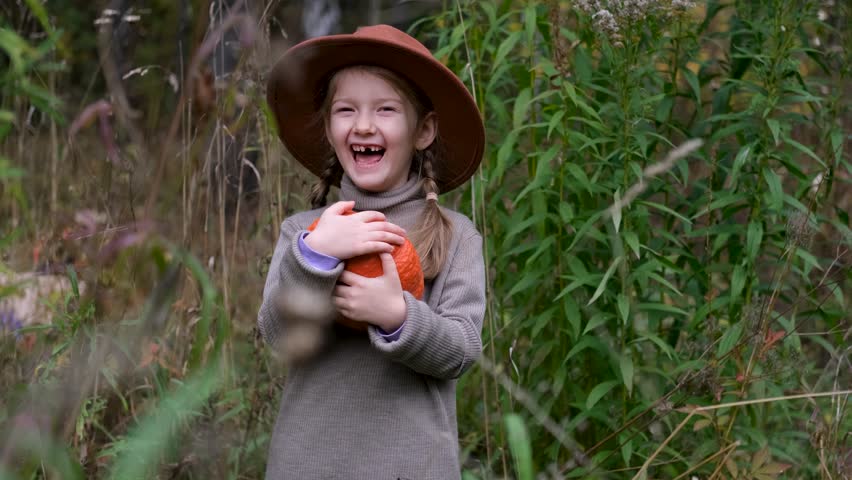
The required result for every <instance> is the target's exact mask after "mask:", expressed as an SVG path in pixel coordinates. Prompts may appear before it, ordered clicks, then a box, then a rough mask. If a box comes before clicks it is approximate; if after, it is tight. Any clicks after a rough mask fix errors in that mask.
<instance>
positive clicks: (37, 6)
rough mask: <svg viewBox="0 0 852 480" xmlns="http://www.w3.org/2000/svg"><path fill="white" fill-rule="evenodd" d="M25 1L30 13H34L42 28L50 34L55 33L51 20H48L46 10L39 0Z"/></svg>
mask: <svg viewBox="0 0 852 480" xmlns="http://www.w3.org/2000/svg"><path fill="white" fill-rule="evenodd" d="M25 1H26V2H27V6H28V7H29V8H30V11H31V12H32V13H33V16H35V17H36V18H37V19H38V22H39V23H40V24H41V28H43V29H44V31H45V32H47V33H48V34H50V33H51V32H52V31H53V26H51V25H50V20H48V18H47V11H46V10H45V9H44V5H42V4H41V2H40V1H39V0H25Z"/></svg>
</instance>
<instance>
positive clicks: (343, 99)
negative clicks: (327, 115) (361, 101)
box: [331, 97, 402, 104]
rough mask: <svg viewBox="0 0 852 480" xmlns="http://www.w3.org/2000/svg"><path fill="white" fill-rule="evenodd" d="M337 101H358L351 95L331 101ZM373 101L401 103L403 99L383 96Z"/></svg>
mask: <svg viewBox="0 0 852 480" xmlns="http://www.w3.org/2000/svg"><path fill="white" fill-rule="evenodd" d="M337 102H346V103H358V102H357V101H355V100H353V99H351V98H349V97H341V98H335V99H334V100H333V101H332V102H331V103H337ZM373 102H374V103H385V102H394V103H400V104H401V103H402V100H401V99H399V98H393V97H382V98H376V99H374V100H373Z"/></svg>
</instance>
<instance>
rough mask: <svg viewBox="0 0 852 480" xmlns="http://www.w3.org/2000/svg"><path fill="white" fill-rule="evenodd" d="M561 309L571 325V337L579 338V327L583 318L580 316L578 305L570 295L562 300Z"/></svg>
mask: <svg viewBox="0 0 852 480" xmlns="http://www.w3.org/2000/svg"><path fill="white" fill-rule="evenodd" d="M562 309H563V311H564V312H565V318H566V319H567V320H568V325H569V326H570V327H571V334H572V335H571V338H572V339H575V340H576V339H577V338H580V327H582V325H583V319H582V318H580V306H579V305H577V302H576V301H574V299H573V298H571V297H570V296H567V297H565V299H564V300H562Z"/></svg>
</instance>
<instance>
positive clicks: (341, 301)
mask: <svg viewBox="0 0 852 480" xmlns="http://www.w3.org/2000/svg"><path fill="white" fill-rule="evenodd" d="M331 303H332V304H334V308H336V309H337V311H338V312H340V313H343V314H345V313H346V311H347V305H348V303H347V302H346V299H345V298H343V297H331Z"/></svg>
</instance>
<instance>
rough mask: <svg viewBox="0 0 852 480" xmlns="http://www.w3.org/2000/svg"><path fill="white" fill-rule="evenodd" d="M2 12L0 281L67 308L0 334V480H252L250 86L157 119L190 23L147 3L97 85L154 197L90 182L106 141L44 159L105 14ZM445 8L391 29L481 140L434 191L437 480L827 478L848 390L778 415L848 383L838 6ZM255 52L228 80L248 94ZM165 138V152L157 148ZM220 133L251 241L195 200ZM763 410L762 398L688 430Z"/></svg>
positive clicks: (258, 61) (265, 174) (292, 171)
mask: <svg viewBox="0 0 852 480" xmlns="http://www.w3.org/2000/svg"><path fill="white" fill-rule="evenodd" d="M261 3H263V5H262V6H263V7H266V6H273V5H268V4H267V3H268V2H261ZM17 5H18V7H19V8H18V9H14V8H11V7H5V6H4V7H2V10H0V11H2V12H3V14H4V15H0V52H2V53H0V67H2V68H0V79H2V80H0V82H2V83H0V132H2V134H0V191H2V192H3V193H4V195H3V197H2V199H0V213H3V218H2V220H0V253H2V257H0V265H2V266H3V270H4V271H5V270H8V269H9V268H12V269H15V270H19V271H22V270H26V269H30V268H33V269H38V270H40V271H52V272H59V273H60V274H61V275H65V276H67V277H68V278H69V279H71V280H72V284H73V285H74V288H72V291H71V292H67V293H66V294H65V295H64V296H63V297H62V299H61V301H59V302H55V303H54V304H51V308H52V309H53V310H54V312H55V319H54V322H53V323H52V324H49V325H45V324H38V323H37V324H30V325H26V326H23V328H20V326H19V325H18V324H17V323H14V322H11V321H9V322H6V323H8V324H9V325H14V332H5V333H4V331H3V329H2V328H0V391H2V392H3V393H2V395H0V478H3V479H5V478H47V477H50V478H69V479H73V478H258V477H261V476H262V474H263V471H264V464H265V459H266V449H267V445H268V440H269V434H270V432H271V430H272V424H273V422H274V419H275V416H276V413H277V409H278V397H279V394H280V388H281V385H282V384H283V382H284V377H285V375H286V370H285V369H282V368H281V367H280V366H279V365H278V364H277V362H276V361H275V359H274V358H273V356H272V355H271V354H270V352H269V351H268V349H266V348H265V347H264V346H263V345H262V344H261V342H260V341H259V339H258V338H257V336H256V335H255V332H254V330H253V325H254V318H255V313H256V310H257V307H258V305H259V303H260V292H261V290H262V288H263V279H264V278H265V273H266V270H267V268H269V265H268V262H269V256H270V255H271V250H272V247H273V245H274V241H275V239H276V238H277V233H278V232H277V229H278V226H279V225H280V222H281V220H282V218H283V217H284V216H286V215H289V214H290V213H292V212H293V211H295V210H299V209H301V208H302V207H304V206H305V200H304V194H305V193H306V190H307V184H308V183H309V182H310V181H311V179H310V178H308V177H307V175H306V174H305V172H304V171H303V170H302V169H300V168H299V167H297V166H295V162H293V161H292V159H290V158H289V157H287V156H283V155H280V154H279V152H280V146H279V142H278V140H277V138H276V137H275V135H274V133H273V129H272V128H271V125H270V124H269V120H268V116H267V112H266V111H265V110H264V105H263V95H262V92H260V91H258V89H257V88H256V87H251V88H248V89H242V90H241V89H239V88H237V82H236V81H235V80H234V79H233V78H229V82H230V83H229V84H228V85H216V88H215V90H211V91H210V92H202V93H205V94H209V95H211V98H212V100H211V102H212V104H213V107H211V108H210V109H209V110H208V111H205V112H204V115H200V114H199V113H198V112H197V111H195V110H192V108H190V107H189V106H185V109H184V110H179V111H178V110H176V108H177V106H178V105H179V104H178V103H177V102H176V101H175V97H177V96H178V94H179V93H180V92H177V93H176V92H174V91H173V90H172V88H171V86H170V85H171V83H170V81H169V75H171V74H173V75H176V76H177V77H178V80H179V84H180V85H182V86H183V85H186V81H187V79H186V78H184V76H183V74H184V73H185V72H183V71H182V70H181V64H182V62H183V64H184V65H185V61H186V59H187V58H188V57H189V56H190V53H191V52H190V51H191V50H192V48H190V47H186V49H185V50H184V45H193V48H197V41H198V38H197V37H199V35H198V34H197V32H198V31H199V29H200V31H203V28H204V27H203V25H204V19H201V18H200V16H201V15H203V14H206V10H204V9H203V8H202V7H203V4H202V3H201V2H187V3H180V2H178V3H174V2H167V1H159V0H158V1H149V2H144V8H141V7H140V9H139V10H135V11H134V12H135V14H140V19H139V21H134V22H130V23H131V25H130V27H132V28H131V29H132V31H131V32H129V36H121V37H119V38H120V39H121V40H116V42H115V44H114V45H113V46H114V47H116V48H115V50H114V52H113V53H115V55H116V56H115V57H114V61H115V62H116V63H117V64H118V65H119V69H120V71H121V72H122V73H127V72H129V71H131V70H134V69H140V70H138V72H137V73H135V74H133V75H131V76H129V77H127V78H126V79H125V82H124V86H125V88H126V89H127V90H128V96H129V97H130V99H131V103H132V104H133V106H134V108H137V109H138V110H139V112H141V113H140V115H142V122H140V123H141V124H143V125H144V127H143V128H144V130H145V131H146V133H147V134H148V135H149V136H150V138H152V140H150V142H151V150H152V151H156V152H158V151H159V150H160V149H163V151H165V152H166V154H165V155H164V156H163V158H165V159H168V160H169V161H168V162H166V163H165V165H164V169H165V175H164V176H163V177H162V178H163V182H162V183H159V184H153V183H154V180H153V178H154V175H153V174H151V172H152V171H154V168H153V167H152V166H151V165H155V162H154V161H151V162H147V160H148V159H147V158H146V159H142V161H138V160H137V163H134V164H131V165H130V166H125V167H121V166H118V165H117V164H115V163H113V162H110V161H104V157H105V156H104V149H105V146H104V144H105V143H109V142H107V140H104V133H103V131H102V132H100V134H97V133H87V132H86V131H85V130H83V131H82V132H83V133H80V134H79V135H78V138H77V139H75V142H74V144H71V143H70V142H67V143H66V142H62V141H61V140H59V141H55V142H54V143H55V144H56V145H55V149H56V151H53V152H50V151H49V149H50V148H51V147H49V146H50V145H51V142H50V141H47V139H48V138H49V134H48V132H49V131H50V128H55V129H57V128H58V129H60V130H61V131H62V135H65V134H66V133H67V132H65V129H66V128H65V122H64V120H63V119H64V118H66V117H68V118H71V117H76V116H77V115H78V114H79V110H83V107H84V106H85V105H87V104H90V103H94V102H95V100H97V99H99V98H107V97H108V93H109V92H106V91H105V88H106V83H105V82H104V81H103V79H102V73H101V71H100V66H99V58H98V45H97V34H96V33H97V32H96V27H95V24H94V22H95V20H96V19H97V18H99V16H100V15H101V14H102V11H101V10H102V7H103V5H100V4H86V5H81V4H79V2H74V1H72V0H51V1H50V2H47V3H46V4H42V3H40V2H38V1H37V0H27V1H26V2H18V3H17ZM444 7H445V10H444V11H443V12H441V13H439V14H437V15H435V16H433V17H430V18H428V19H425V20H423V21H422V22H420V23H418V24H417V25H416V26H415V27H414V28H413V31H414V32H415V33H416V34H417V35H418V37H419V38H421V39H423V40H424V41H427V42H429V44H430V45H434V46H435V55H436V57H438V58H440V59H441V60H443V61H445V62H447V63H448V64H449V65H450V66H451V68H453V69H454V70H455V71H456V72H458V73H459V75H460V76H461V77H462V79H463V80H464V81H465V82H466V84H468V85H469V86H471V87H472V90H473V91H474V92H475V95H476V99H477V102H478V103H479V105H480V108H481V110H482V112H483V114H484V118H485V122H486V127H487V131H488V136H489V142H488V151H487V152H486V158H485V161H484V162H483V165H482V168H481V170H480V171H479V172H478V173H477V175H476V176H475V178H474V179H473V181H472V182H471V183H470V185H469V186H468V187H467V188H466V189H464V190H463V191H460V192H457V193H453V194H450V195H447V197H448V198H447V201H448V202H450V203H453V204H454V206H456V207H458V208H459V209H460V210H461V211H462V212H464V213H466V214H468V215H469V216H470V217H471V218H473V219H474V221H475V222H476V224H477V226H478V228H479V229H480V231H481V232H482V233H483V236H484V238H485V241H486V244H485V246H486V257H487V258H486V264H487V265H488V266H489V270H488V276H489V278H488V280H489V282H488V285H489V292H488V293H489V296H488V298H489V308H488V312H487V318H486V325H485V328H484V331H483V336H484V343H485V345H486V347H485V351H484V352H483V360H482V362H481V364H480V366H479V367H478V368H475V369H474V370H473V371H471V372H470V373H468V374H466V375H465V376H464V377H463V378H462V379H461V380H460V381H459V384H458V389H459V396H458V402H459V405H458V412H459V433H460V440H461V447H462V452H463V458H462V460H463V463H464V468H465V471H464V478H465V479H466V480H471V479H476V478H483V479H486V478H517V479H519V480H520V479H524V480H525V479H531V478H575V477H576V478H634V476H635V477H637V478H691V477H692V475H695V476H697V477H699V478H731V479H761V480H763V479H771V478H843V476H844V475H846V476H848V475H850V474H852V465H850V463H849V455H850V453H849V452H850V451H852V444H850V441H852V439H850V437H849V435H848V432H849V427H850V423H852V422H850V417H849V414H848V403H847V402H848V394H846V395H840V396H834V397H832V396H828V397H820V398H811V399H803V398H797V399H783V397H785V396H790V395H795V394H802V393H805V394H808V393H819V392H831V391H835V390H842V389H844V388H849V387H848V386H849V385H850V384H852V378H850V370H852V369H850V364H849V361H850V356H849V354H850V351H851V350H850V347H849V342H848V336H849V331H850V325H849V315H848V314H847V313H846V312H847V311H848V309H849V302H850V295H849V291H850V290H849V287H850V283H852V276H850V275H852V274H850V272H852V269H850V253H849V247H850V243H852V231H850V223H849V214H848V212H849V211H850V210H852V189H850V182H852V166H851V165H850V159H849V154H848V148H847V146H848V144H849V141H850V121H852V118H850V108H849V107H850V101H849V98H848V95H845V93H846V92H848V91H849V87H850V79H849V73H850V71H849V69H850V64H852V62H850V58H849V50H848V45H850V43H852V42H850V38H849V36H850V33H849V29H848V28H847V24H848V20H849V14H850V11H849V7H848V6H847V5H845V4H844V3H842V2H828V1H826V2H817V1H814V0H808V1H805V2H801V1H798V0H770V1H767V2H752V1H746V0H732V1H730V2H724V3H722V2H718V1H715V0H711V1H706V2H695V3H694V4H693V3H691V2H686V1H683V0H659V1H655V0H623V1H621V0H576V1H572V2H567V1H557V0H551V1H521V0H481V1H479V0H478V1H461V0H459V1H458V2H455V1H446V2H444ZM10 8H11V9H10ZM271 10H272V11H274V8H272V9H271ZM10 12H11V13H10ZM198 12H204V13H203V14H202V13H198ZM604 12H605V13H604ZM125 13H127V12H125ZM131 13H133V12H131ZM273 18H274V15H273ZM275 25H276V21H275V20H273V21H270V28H269V29H270V30H273V31H274V30H275V28H276V27H274V26H275ZM190 29H192V30H193V32H194V33H192V32H190V31H189V30H190ZM260 30H261V31H264V32H265V31H267V26H261V28H260ZM125 33H127V32H125ZM189 37H196V38H194V39H193V40H190V38H189ZM179 39H180V40H181V41H182V42H185V43H180V44H179V43H178V40H179ZM123 41H126V42H128V43H127V44H126V45H123V44H121V42H123ZM193 41H194V42H196V43H193ZM271 41H272V39H270V38H264V39H263V41H261V42H259V44H258V45H257V46H256V50H257V51H256V52H254V53H253V54H252V55H254V56H253V57H251V59H250V60H251V61H247V62H242V63H240V65H239V66H238V69H237V71H236V72H235V75H233V77H234V78H242V79H251V80H252V81H253V82H254V85H262V84H263V75H264V73H263V72H265V71H266V68H267V67H268V65H267V63H266V62H268V57H269V56H270V55H269V51H268V50H264V49H269V48H271V44H270V43H269V42H271ZM182 59H183V60H182ZM143 72H145V73H144V74H143ZM196 94H198V92H196ZM63 101H64V103H63ZM173 115H176V116H178V117H179V119H180V122H179V125H180V135H179V136H178V137H177V138H176V143H180V145H174V146H172V145H162V144H161V142H160V139H162V138H165V134H164V132H165V131H167V129H168V126H169V121H170V120H172V118H171V117H172V116H173ZM235 118H236V119H237V120H234V119H235ZM223 125H224V126H223ZM245 125H257V126H259V128H258V129H257V130H258V131H257V132H256V133H255V134H253V136H252V137H251V139H252V141H253V142H255V143H256V144H257V145H256V146H253V147H252V148H253V149H254V150H255V151H256V152H257V153H258V157H259V161H258V162H257V164H256V166H255V165H253V166H252V168H256V169H257V170H256V172H257V175H258V176H259V179H260V180H259V181H260V182H261V201H260V202H259V206H258V207H256V208H257V210H255V211H252V210H249V209H248V208H247V207H244V208H243V210H240V209H239V208H237V210H236V211H237V212H242V214H243V215H244V216H250V217H252V220H251V222H253V223H251V225H253V226H252V228H240V226H241V225H242V223H241V222H242V221H241V220H240V219H239V218H231V217H230V216H228V215H226V211H225V208H224V207H223V206H222V204H221V203H216V202H215V198H216V188H217V185H216V183H215V182H213V181H211V180H210V179H211V177H210V171H212V170H215V169H217V168H219V166H220V165H221V164H215V163H211V162H214V161H221V158H222V157H223V156H224V155H225V153H226V152H225V151H224V149H221V147H220V144H219V143H218V142H219V140H218V139H219V138H224V137H223V136H228V137H229V136H232V135H233V136H236V135H237V131H238V129H239V128H244V127H245ZM211 132H213V133H211ZM107 133H109V135H107V139H108V140H110V141H114V142H115V143H116V144H117V145H118V148H120V149H123V150H129V149H132V148H133V146H132V145H130V142H129V141H128V140H127V135H126V132H124V131H122V130H121V126H120V125H119V126H117V127H116V132H115V134H114V135H113V132H112V131H108V132H107ZM99 135H100V136H99ZM216 135H219V136H216ZM113 137H114V138H113ZM211 139H213V140H211ZM690 139H700V140H701V146H700V148H697V149H690V150H689V151H688V152H681V153H680V154H678V155H675V156H673V157H672V156H669V152H671V151H672V150H676V148H677V147H678V146H681V145H695V143H689V140H690ZM110 145H111V144H110ZM169 148H173V149H174V150H175V151H176V152H177V153H174V154H172V153H171V150H167V149H169ZM51 155H52V156H53V157H54V158H61V159H62V160H63V161H62V162H59V163H58V165H57V169H58V171H57V175H58V176H59V178H61V180H62V181H61V183H60V185H59V187H58V192H57V195H58V199H59V202H58V208H57V211H56V212H53V211H50V210H49V209H48V208H47V206H46V205H47V200H45V199H46V197H48V195H46V193H47V191H48V188H49V187H48V182H46V181H45V179H44V177H45V175H44V172H45V171H46V170H45V167H44V165H45V163H46V162H45V160H44V159H46V158H48V157H49V156H51ZM130 157H131V158H132V156H130ZM172 159H174V160H172ZM149 163H150V165H149ZM25 186H26V188H25ZM157 189H159V190H161V191H162V195H160V196H157V197H154V198H156V199H157V202H158V204H157V205H156V207H157V208H155V209H153V210H152V211H153V212H155V214H156V215H157V217H156V218H147V217H145V216H144V213H145V212H142V211H140V210H139V208H140V207H139V205H141V204H143V203H144V201H145V199H146V197H145V196H147V195H148V193H149V192H151V191H157ZM7 191H8V192H16V193H15V195H13V196H7V195H6V194H5V192H7ZM22 211H23V213H22ZM7 212H11V213H10V214H9V215H6V213H7ZM48 213H49V214H48ZM21 214H23V215H27V216H28V218H32V219H33V220H32V222H31V223H28V224H26V225H25V226H24V227H20V226H19V225H17V224H15V223H14V222H11V221H9V220H8V219H9V218H15V216H16V215H21ZM31 259H32V260H31ZM199 259H204V260H203V261H201V260H199ZM84 283H85V285H86V288H85V291H84V292H83V293H81V292H82V291H83V289H81V288H79V286H80V285H81V284H84ZM12 293H13V290H12V289H4V288H0V314H3V312H4V311H3V308H2V307H4V305H5V303H4V301H5V300H8V298H9V296H10V295H11V294H12ZM3 318H6V317H3ZM6 323H4V325H6ZM10 333H13V334H10ZM774 397H778V398H781V399H773V398H774ZM759 399H773V400H771V401H765V402H764V403H755V404H747V405H737V406H730V407H723V408H715V409H712V410H698V409H696V406H698V405H701V406H705V407H710V406H713V405H719V404H726V403H730V402H736V401H742V400H745V401H748V400H759ZM684 422H685V423H684ZM645 463H648V465H647V466H645V468H644V469H643V464H645ZM679 476H680V477H679Z"/></svg>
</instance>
